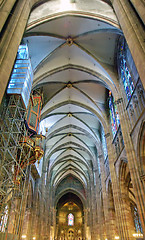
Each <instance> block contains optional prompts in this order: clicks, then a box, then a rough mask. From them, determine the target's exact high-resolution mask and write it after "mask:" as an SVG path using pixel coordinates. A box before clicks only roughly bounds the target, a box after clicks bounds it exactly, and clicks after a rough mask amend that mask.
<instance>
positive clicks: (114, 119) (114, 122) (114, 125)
mask: <svg viewBox="0 0 145 240" xmlns="http://www.w3.org/2000/svg"><path fill="white" fill-rule="evenodd" d="M109 111H110V120H111V129H112V133H113V137H114V136H115V134H116V132H117V129H118V127H119V125H120V120H119V114H118V110H117V106H116V104H115V102H114V98H113V96H112V93H111V91H109Z"/></svg>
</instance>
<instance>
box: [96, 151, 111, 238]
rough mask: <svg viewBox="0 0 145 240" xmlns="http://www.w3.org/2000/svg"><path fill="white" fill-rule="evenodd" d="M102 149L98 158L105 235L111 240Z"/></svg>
mask: <svg viewBox="0 0 145 240" xmlns="http://www.w3.org/2000/svg"><path fill="white" fill-rule="evenodd" d="M100 149H101V146H100V147H99V150H98V158H99V162H100V170H101V185H102V198H103V199H102V200H103V209H104V218H105V219H104V220H105V222H104V228H105V229H106V233H105V235H104V237H105V238H107V239H108V240H111V236H110V234H109V232H110V231H109V225H110V219H109V217H108V206H107V193H106V184H105V180H106V171H105V166H104V156H103V151H102V149H101V150H100Z"/></svg>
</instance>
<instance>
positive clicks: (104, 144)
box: [102, 129, 108, 159]
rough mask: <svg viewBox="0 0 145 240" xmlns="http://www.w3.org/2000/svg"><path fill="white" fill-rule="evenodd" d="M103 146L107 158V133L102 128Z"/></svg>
mask: <svg viewBox="0 0 145 240" xmlns="http://www.w3.org/2000/svg"><path fill="white" fill-rule="evenodd" d="M102 148H103V153H104V159H106V158H107V156H108V152H107V144H106V138H105V133H104V131H103V129H102Z"/></svg>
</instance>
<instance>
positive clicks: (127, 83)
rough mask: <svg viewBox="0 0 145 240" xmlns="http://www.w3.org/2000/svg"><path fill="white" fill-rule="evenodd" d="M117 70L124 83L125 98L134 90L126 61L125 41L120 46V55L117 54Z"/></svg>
mask: <svg viewBox="0 0 145 240" xmlns="http://www.w3.org/2000/svg"><path fill="white" fill-rule="evenodd" d="M119 68H120V69H119V72H120V76H121V79H122V82H123V85H124V89H125V92H126V96H127V99H128V100H129V99H130V98H131V95H132V93H133V90H134V83H133V80H132V77H131V73H130V71H129V68H128V64H127V62H126V45H125V42H122V44H121V46H120V55H119Z"/></svg>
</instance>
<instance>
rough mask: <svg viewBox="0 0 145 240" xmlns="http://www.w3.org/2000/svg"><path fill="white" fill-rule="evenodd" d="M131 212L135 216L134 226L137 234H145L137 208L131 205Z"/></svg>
mask: <svg viewBox="0 0 145 240" xmlns="http://www.w3.org/2000/svg"><path fill="white" fill-rule="evenodd" d="M131 212H132V215H133V220H134V226H135V230H136V232H137V233H143V230H142V226H141V222H140V218H139V215H138V211H137V207H136V206H135V205H134V204H132V203H131Z"/></svg>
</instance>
